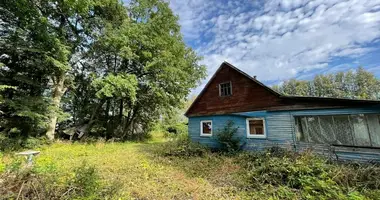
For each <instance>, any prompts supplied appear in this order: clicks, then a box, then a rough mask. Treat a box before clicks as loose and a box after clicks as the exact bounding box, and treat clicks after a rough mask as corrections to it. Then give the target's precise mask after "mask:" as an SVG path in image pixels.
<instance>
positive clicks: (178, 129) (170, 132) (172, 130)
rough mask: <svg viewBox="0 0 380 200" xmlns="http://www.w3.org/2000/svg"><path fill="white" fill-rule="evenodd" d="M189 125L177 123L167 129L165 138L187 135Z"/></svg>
mask: <svg viewBox="0 0 380 200" xmlns="http://www.w3.org/2000/svg"><path fill="white" fill-rule="evenodd" d="M187 130H188V129H187V125H186V124H185V123H176V124H173V125H169V126H166V127H165V137H168V138H175V137H177V136H178V135H183V134H187V132H188V131H187Z"/></svg>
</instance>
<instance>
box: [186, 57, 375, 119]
mask: <svg viewBox="0 0 380 200" xmlns="http://www.w3.org/2000/svg"><path fill="white" fill-rule="evenodd" d="M223 66H227V67H229V68H231V69H233V70H235V71H237V72H238V73H239V74H241V75H243V76H244V77H246V78H248V79H249V80H251V81H253V82H254V83H256V84H257V85H259V86H261V87H262V88H264V89H265V90H267V91H268V92H269V93H271V94H273V95H275V96H277V97H278V98H280V99H283V100H285V101H294V102H318V103H323V102H329V103H339V104H345V103H347V104H349V105H351V104H355V105H356V104H365V105H374V104H380V101H379V100H360V99H348V98H330V97H309V96H288V95H283V94H280V93H278V92H276V91H274V90H273V89H272V88H270V87H268V86H266V85H264V84H263V83H261V82H260V81H258V80H257V79H256V78H253V77H251V76H250V75H248V74H247V73H245V72H243V71H241V70H240V69H238V68H237V67H235V66H233V65H232V64H230V63H228V62H226V61H224V62H223V63H222V64H221V65H220V67H219V68H218V70H217V71H216V72H215V73H214V75H213V76H212V77H211V79H210V80H209V81H208V82H207V84H206V85H205V87H204V88H203V89H202V91H201V92H200V93H199V95H198V96H197V98H196V99H195V100H194V102H193V103H192V104H191V106H190V107H189V108H188V110H187V111H186V113H185V115H186V116H188V114H189V111H190V110H191V109H192V108H193V106H194V105H196V104H197V102H198V101H199V99H200V98H201V97H202V96H203V95H204V93H205V92H206V89H207V88H208V87H209V85H210V83H211V82H212V81H213V80H214V79H215V77H216V75H217V74H218V72H219V71H220V70H221V69H222V67H223Z"/></svg>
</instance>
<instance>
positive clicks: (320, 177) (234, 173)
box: [0, 141, 380, 199]
mask: <svg viewBox="0 0 380 200" xmlns="http://www.w3.org/2000/svg"><path fill="white" fill-rule="evenodd" d="M170 145H172V146H169V147H168V144H166V145H164V144H163V143H162V142H159V141H155V142H147V143H104V142H97V143H94V144H81V143H74V144H71V143H66V142H59V143H54V144H52V145H50V146H43V147H42V148H40V149H39V150H40V151H41V154H40V155H39V156H38V157H37V158H36V159H35V165H34V168H33V170H32V171H33V174H37V175H43V176H48V175H54V176H55V177H59V178H58V179H57V180H58V183H56V184H58V185H59V184H65V183H66V184H67V183H70V184H73V183H79V185H80V184H83V185H86V183H82V182H88V181H89V180H90V181H91V180H92V179H89V178H88V177H78V174H85V175H83V176H87V175H86V173H87V174H89V176H92V174H91V173H92V172H91V171H90V172H88V170H87V171H85V170H84V171H83V170H82V171H79V173H78V171H77V170H78V169H81V168H86V167H85V166H92V167H94V168H95V170H96V172H97V173H98V176H99V182H100V183H99V184H98V185H89V186H88V187H90V188H91V187H98V186H99V187H100V186H102V189H103V190H109V188H110V187H111V188H112V187H114V188H113V189H112V191H113V192H112V195H109V193H104V194H107V195H108V196H102V197H105V198H109V199H113V198H121V199H270V198H272V199H374V198H376V197H377V195H380V192H379V187H380V186H379V185H378V184H379V181H376V180H377V179H378V178H380V177H377V178H376V177H370V176H379V175H380V174H379V171H380V170H379V168H378V167H376V166H372V170H371V169H369V168H368V167H364V168H365V169H366V170H367V171H362V170H363V169H364V168H361V167H358V166H356V167H357V169H358V171H353V170H352V169H354V168H355V167H354V166H346V165H338V164H330V163H328V162H326V161H325V160H323V159H321V158H314V156H312V155H297V156H295V155H288V154H286V153H277V154H281V155H276V152H274V153H273V152H272V155H271V153H266V154H245V153H240V154H236V155H224V154H220V153H211V152H209V151H207V150H199V149H196V148H200V147H197V146H195V147H191V148H190V149H188V148H189V147H186V148H185V147H183V146H181V145H178V144H174V145H173V144H170ZM170 148H172V149H171V150H170V152H173V151H179V152H180V153H179V154H174V155H172V154H168V153H167V151H168V149H170ZM173 148H174V150H173ZM194 149H196V150H195V151H194ZM189 152H197V153H196V155H193V154H191V153H190V154H189ZM199 152H201V153H199ZM181 153H183V155H184V156H181ZM18 159H19V158H17V157H15V156H14V155H13V154H5V155H3V158H2V165H0V170H2V171H3V172H2V173H3V174H2V176H3V177H4V174H7V173H9V171H10V170H12V167H13V168H17V167H19V166H18V164H19V162H17V160H18ZM1 166H3V167H1ZM334 170H335V171H334ZM338 171H339V172H340V173H335V172H338ZM334 173H335V174H336V175H335V177H334V176H333V175H332V174H334ZM365 173H369V175H368V176H369V177H362V176H363V174H365ZM347 174H350V176H351V177H345V175H347ZM86 178H87V179H86ZM350 178H351V179H357V180H351V181H350V180H348V179H350ZM73 180H74V181H73ZM359 183H360V184H361V185H359ZM0 185H1V183H0ZM77 185H78V184H77ZM344 185H345V186H344ZM106 186H107V187H106ZM78 187H80V186H78ZM86 187H87V186H86ZM104 187H105V188H106V189H104ZM16 188H18V189H20V187H16ZM61 188H63V189H62V192H61V193H63V194H60V195H56V198H61V197H62V198H63V199H64V197H65V195H66V196H67V191H66V190H69V192H71V191H70V190H73V188H74V189H75V187H74V186H72V187H61ZM18 189H17V190H18ZM17 190H16V191H14V193H15V195H16V196H17V195H18V192H19V191H17ZM81 190H86V189H81ZM81 190H77V193H78V194H79V192H80V191H81ZM65 191H66V192H65ZM78 191H79V192H78ZM32 192H33V190H32ZM104 194H103V193H102V194H100V195H104ZM83 196H85V197H86V198H87V199H101V196H91V195H90V196H89V195H87V194H83Z"/></svg>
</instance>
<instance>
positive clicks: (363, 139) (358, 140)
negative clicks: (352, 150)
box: [350, 115, 371, 146]
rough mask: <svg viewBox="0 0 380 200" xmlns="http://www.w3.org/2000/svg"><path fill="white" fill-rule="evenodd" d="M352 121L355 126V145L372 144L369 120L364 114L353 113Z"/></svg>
mask: <svg viewBox="0 0 380 200" xmlns="http://www.w3.org/2000/svg"><path fill="white" fill-rule="evenodd" d="M350 120H351V123H352V126H353V128H354V135H355V145H357V146H371V141H370V139H369V133H368V127H367V120H366V119H365V117H364V115H351V118H350Z"/></svg>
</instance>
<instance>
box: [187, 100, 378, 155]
mask: <svg viewBox="0 0 380 200" xmlns="http://www.w3.org/2000/svg"><path fill="white" fill-rule="evenodd" d="M370 113H374V114H376V113H380V107H378V106H377V107H365V108H350V109H320V110H299V111H279V112H276V111H272V112H267V111H255V112H244V113H234V114H232V115H218V116H202V117H190V118H189V135H190V137H191V138H192V140H193V141H197V142H200V143H201V144H205V145H208V146H210V147H218V142H217V141H216V138H215V134H216V132H217V131H218V130H220V129H223V128H224V126H225V125H226V124H227V122H228V121H229V120H232V121H233V122H234V123H235V126H237V127H238V132H237V135H236V137H239V138H240V139H241V143H242V144H243V149H245V150H264V149H267V148H270V147H281V148H286V149H289V150H295V151H306V150H308V149H310V150H312V151H314V152H316V153H319V154H322V155H325V156H329V157H331V158H334V159H336V158H337V159H339V160H360V161H369V160H376V161H380V150H379V149H364V148H347V147H331V146H329V145H322V144H310V143H302V142H297V141H296V139H295V127H294V116H308V115H339V114H370ZM249 117H263V118H265V122H266V131H267V138H265V139H252V138H247V137H246V118H249ZM201 120H212V122H213V136H212V137H201V136H200V121H201ZM378 134H380V133H378Z"/></svg>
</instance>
